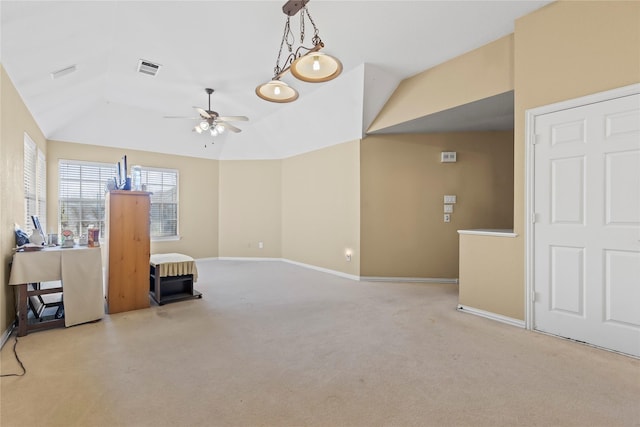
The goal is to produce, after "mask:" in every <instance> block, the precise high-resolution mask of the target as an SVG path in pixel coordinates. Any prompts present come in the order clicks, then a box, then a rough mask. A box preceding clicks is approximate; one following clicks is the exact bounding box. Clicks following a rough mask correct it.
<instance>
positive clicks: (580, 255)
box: [532, 94, 640, 357]
mask: <svg viewBox="0 0 640 427" xmlns="http://www.w3.org/2000/svg"><path fill="white" fill-rule="evenodd" d="M534 132H535V145H534V146H533V150H534V154H533V157H534V169H533V170H534V172H533V173H534V176H533V209H534V224H533V227H532V230H533V251H532V253H533V288H534V289H533V290H534V297H533V327H534V329H537V330H540V331H543V332H548V333H551V334H555V335H559V336H562V337H567V338H571V339H575V340H578V341H584V342H587V343H590V344H593V345H596V346H600V347H604V348H607V349H611V350H615V351H620V352H623V353H627V354H630V355H634V356H638V357H640V95H638V94H635V95H630V96H624V97H620V98H616V99H612V100H608V101H603V102H598V103H593V104H589V105H584V106H581V107H576V108H570V109H566V110H562V111H556V112H553V113H548V114H542V115H538V116H535V121H534Z"/></svg>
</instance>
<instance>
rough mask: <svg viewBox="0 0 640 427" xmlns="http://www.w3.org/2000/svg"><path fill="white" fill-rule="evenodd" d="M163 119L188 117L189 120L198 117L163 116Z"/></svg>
mask: <svg viewBox="0 0 640 427" xmlns="http://www.w3.org/2000/svg"><path fill="white" fill-rule="evenodd" d="M163 118H164V119H189V120H197V119H199V118H200V117H187V116H163Z"/></svg>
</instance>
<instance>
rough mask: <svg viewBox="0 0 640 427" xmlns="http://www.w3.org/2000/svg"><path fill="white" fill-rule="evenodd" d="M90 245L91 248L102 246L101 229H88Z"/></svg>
mask: <svg viewBox="0 0 640 427" xmlns="http://www.w3.org/2000/svg"><path fill="white" fill-rule="evenodd" d="M87 237H88V245H89V247H90V248H97V247H99V246H100V229H99V228H93V227H89V228H88V229H87Z"/></svg>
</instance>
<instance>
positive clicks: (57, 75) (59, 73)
mask: <svg viewBox="0 0 640 427" xmlns="http://www.w3.org/2000/svg"><path fill="white" fill-rule="evenodd" d="M74 71H76V66H75V65H70V66H68V67H66V68H63V69H61V70H58V71H52V72H51V73H50V74H51V78H52V79H54V80H55V79H59V78H60V77H63V76H66V75H67V74H71V73H73V72H74Z"/></svg>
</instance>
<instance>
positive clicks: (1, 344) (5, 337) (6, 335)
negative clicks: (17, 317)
mask: <svg viewBox="0 0 640 427" xmlns="http://www.w3.org/2000/svg"><path fill="white" fill-rule="evenodd" d="M14 327H15V322H11V324H10V325H9V327H8V328H7V330H6V331H4V332H3V333H2V338H0V349H2V347H4V344H5V343H6V342H7V341H8V340H9V337H10V336H11V333H12V332H13V328H14Z"/></svg>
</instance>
